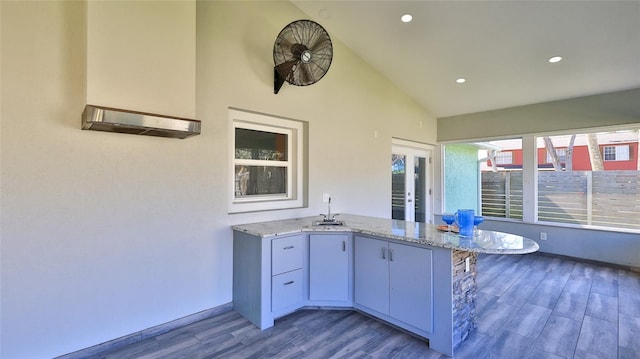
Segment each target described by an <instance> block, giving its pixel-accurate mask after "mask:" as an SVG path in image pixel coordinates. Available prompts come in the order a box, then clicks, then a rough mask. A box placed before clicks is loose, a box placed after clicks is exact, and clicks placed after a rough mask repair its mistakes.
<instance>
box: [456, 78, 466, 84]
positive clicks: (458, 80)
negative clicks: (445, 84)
mask: <svg viewBox="0 0 640 359" xmlns="http://www.w3.org/2000/svg"><path fill="white" fill-rule="evenodd" d="M456 82H457V83H459V84H463V83H465V82H467V79H465V78H462V77H461V78H459V79H457V80H456Z"/></svg>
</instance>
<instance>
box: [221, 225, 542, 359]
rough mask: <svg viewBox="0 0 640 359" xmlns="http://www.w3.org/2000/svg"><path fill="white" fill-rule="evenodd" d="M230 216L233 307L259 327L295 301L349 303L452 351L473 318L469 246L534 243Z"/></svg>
mask: <svg viewBox="0 0 640 359" xmlns="http://www.w3.org/2000/svg"><path fill="white" fill-rule="evenodd" d="M339 219H340V220H341V221H343V222H344V225H322V226H319V225H314V224H316V223H315V221H317V220H318V217H306V218H297V219H290V220H279V221H272V222H262V223H251V224H243V225H235V226H233V231H234V240H233V304H234V309H235V310H236V311H237V312H238V313H240V314H241V315H243V316H244V317H246V318H247V319H248V320H250V321H251V322H252V323H254V324H255V325H256V326H258V327H259V328H260V329H266V328H269V327H271V326H273V324H274V319H276V318H279V317H282V316H285V315H287V314H289V313H291V312H293V311H295V310H298V309H301V308H317V307H323V308H353V309H356V310H358V311H361V312H364V313H366V314H368V315H371V316H373V317H376V318H378V319H381V320H383V321H385V322H388V323H390V324H392V325H395V326H397V327H400V328H403V329H404V330H407V331H409V332H411V333H413V334H416V335H418V336H420V337H423V338H426V339H428V340H429V346H430V347H431V348H432V349H434V350H436V351H439V352H441V353H444V354H447V355H450V356H453V352H454V349H455V348H456V347H457V346H458V345H459V344H460V343H461V342H462V341H463V340H464V339H465V338H466V337H467V336H468V335H469V334H470V333H471V332H473V331H474V330H475V328H476V320H475V300H476V293H477V284H476V261H477V254H478V253H493V254H526V253H532V252H535V251H537V250H538V244H537V243H536V242H534V241H533V240H531V239H528V238H524V237H521V236H518V235H514V234H509V233H502V232H494V231H484V230H478V231H477V232H476V234H475V235H474V237H472V238H465V237H461V236H459V235H457V234H455V233H452V232H443V231H440V230H438V228H437V227H436V226H435V225H432V224H425V223H416V222H407V221H399V220H391V219H383V218H374V217H365V216H358V215H348V214H342V215H340V218H339Z"/></svg>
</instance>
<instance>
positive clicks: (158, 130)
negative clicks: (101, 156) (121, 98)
mask: <svg viewBox="0 0 640 359" xmlns="http://www.w3.org/2000/svg"><path fill="white" fill-rule="evenodd" d="M82 129H83V130H93V131H106V132H118V133H129V134H133V135H147V136H158V137H171V138H187V137H191V136H195V135H199V134H200V121H198V120H190V119H186V118H179V117H168V116H162V115H155V114H151V113H144V112H135V111H128V110H121V109H117V108H109V107H99V106H93V105H87V106H85V108H84V111H83V112H82Z"/></svg>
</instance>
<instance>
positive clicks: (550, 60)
mask: <svg viewBox="0 0 640 359" xmlns="http://www.w3.org/2000/svg"><path fill="white" fill-rule="evenodd" d="M561 60H562V57H561V56H554V57H551V58H549V62H550V63H552V64H555V63H556V62H560V61H561Z"/></svg>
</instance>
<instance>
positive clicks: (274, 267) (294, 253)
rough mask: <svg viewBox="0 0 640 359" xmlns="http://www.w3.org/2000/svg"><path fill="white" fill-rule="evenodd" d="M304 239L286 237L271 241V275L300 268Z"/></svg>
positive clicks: (301, 237) (300, 237)
mask: <svg viewBox="0 0 640 359" xmlns="http://www.w3.org/2000/svg"><path fill="white" fill-rule="evenodd" d="M303 243H304V237H303V236H295V237H286V238H278V239H274V240H272V241H271V275H278V274H282V273H285V272H290V271H292V270H296V269H300V268H302V262H303V259H304V256H303V254H304V251H303V250H304V248H303Z"/></svg>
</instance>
